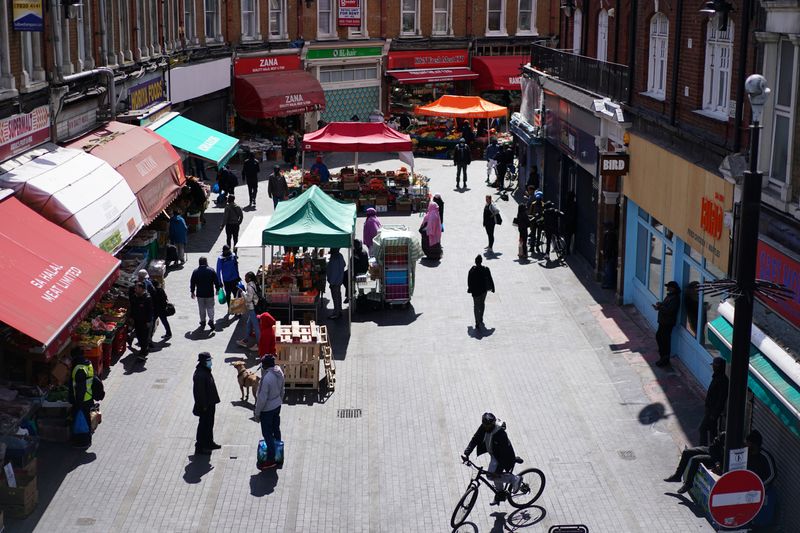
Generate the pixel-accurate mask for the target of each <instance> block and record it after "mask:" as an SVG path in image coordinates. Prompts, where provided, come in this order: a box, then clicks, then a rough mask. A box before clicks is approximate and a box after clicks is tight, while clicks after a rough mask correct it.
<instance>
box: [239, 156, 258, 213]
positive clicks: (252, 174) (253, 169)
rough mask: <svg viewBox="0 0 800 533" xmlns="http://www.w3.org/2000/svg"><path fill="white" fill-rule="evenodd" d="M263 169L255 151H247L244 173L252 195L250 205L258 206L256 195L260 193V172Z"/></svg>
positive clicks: (248, 190) (248, 191) (248, 189)
mask: <svg viewBox="0 0 800 533" xmlns="http://www.w3.org/2000/svg"><path fill="white" fill-rule="evenodd" d="M260 171H261V165H259V164H258V160H257V159H256V156H255V155H254V154H253V152H247V156H246V157H245V160H244V166H243V167H242V175H243V176H244V181H245V183H247V194H248V196H249V197H250V203H249V204H248V207H252V208H255V206H256V195H257V194H258V173H259V172H260Z"/></svg>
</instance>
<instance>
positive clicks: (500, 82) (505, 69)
mask: <svg viewBox="0 0 800 533" xmlns="http://www.w3.org/2000/svg"><path fill="white" fill-rule="evenodd" d="M529 61H530V57H529V56H473V57H472V70H474V71H475V72H476V73H477V74H478V78H477V79H475V80H473V82H472V91H473V94H477V95H480V97H481V98H483V99H484V100H488V101H490V102H494V103H495V104H498V105H502V106H505V107H507V108H508V109H509V110H510V111H511V112H512V113H514V112H517V111H519V110H520V106H521V103H522V94H521V83H522V67H523V66H524V65H525V64H526V63H528V62H529Z"/></svg>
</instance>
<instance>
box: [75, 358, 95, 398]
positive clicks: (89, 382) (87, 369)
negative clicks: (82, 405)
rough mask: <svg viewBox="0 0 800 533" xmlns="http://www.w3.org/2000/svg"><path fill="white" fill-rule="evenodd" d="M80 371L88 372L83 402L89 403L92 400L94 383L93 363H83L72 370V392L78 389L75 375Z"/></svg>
mask: <svg viewBox="0 0 800 533" xmlns="http://www.w3.org/2000/svg"><path fill="white" fill-rule="evenodd" d="M78 370H83V371H84V372H86V393H85V394H84V395H83V401H84V402H88V401H90V400H91V399H92V382H93V381H94V367H92V363H83V364H80V365H75V368H73V369H72V390H73V391H77V390H78V387H76V386H75V385H76V382H75V375H76V374H77V373H78Z"/></svg>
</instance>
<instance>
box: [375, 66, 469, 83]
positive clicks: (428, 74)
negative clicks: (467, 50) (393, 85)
mask: <svg viewBox="0 0 800 533" xmlns="http://www.w3.org/2000/svg"><path fill="white" fill-rule="evenodd" d="M386 75H387V76H391V77H392V78H394V79H396V80H397V81H398V82H399V83H401V84H413V83H438V82H443V81H455V80H474V79H475V78H477V77H478V74H477V73H476V72H473V71H471V70H470V69H468V68H431V69H428V68H418V69H412V70H389V71H387V72H386Z"/></svg>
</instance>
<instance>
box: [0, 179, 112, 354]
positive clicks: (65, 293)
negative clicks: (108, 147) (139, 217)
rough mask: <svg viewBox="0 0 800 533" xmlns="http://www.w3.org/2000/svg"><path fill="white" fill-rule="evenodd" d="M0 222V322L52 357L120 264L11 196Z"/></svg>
mask: <svg viewBox="0 0 800 533" xmlns="http://www.w3.org/2000/svg"><path fill="white" fill-rule="evenodd" d="M0 220H2V221H3V223H2V224H0V276H2V279H3V294H2V297H0V321H2V322H5V323H6V324H8V325H9V326H11V327H12V328H14V329H16V330H17V331H20V332H22V333H24V334H25V335H27V336H28V337H31V338H32V339H34V340H36V341H38V342H40V343H42V344H43V345H45V354H46V355H48V356H50V355H53V354H54V353H55V352H57V350H58V349H59V348H60V347H62V346H63V345H64V343H65V341H66V340H67V339H68V337H69V334H70V332H71V331H72V330H73V329H74V328H75V326H76V325H77V324H78V322H79V321H80V320H81V319H82V318H83V317H84V316H85V315H86V313H88V312H89V311H90V310H91V307H92V306H93V305H94V304H95V303H96V302H97V300H98V299H99V298H100V297H101V296H102V294H103V292H105V290H106V289H107V288H108V287H110V285H111V284H112V283H113V282H114V280H115V279H116V276H117V267H118V266H119V261H118V260H117V259H116V258H114V257H113V256H112V255H110V254H108V253H106V252H104V251H103V250H100V249H99V248H97V247H96V246H93V245H91V244H90V243H88V242H86V241H84V240H83V239H81V238H80V237H78V236H77V235H74V234H72V233H70V232H69V231H67V230H65V229H62V228H60V227H58V226H56V225H55V224H53V223H52V222H50V221H49V220H47V219H45V218H44V217H42V216H40V215H38V214H36V213H35V212H34V211H32V210H31V209H30V208H28V207H26V206H25V205H23V204H22V202H20V201H19V200H17V199H16V198H14V197H12V196H10V193H9V196H8V197H7V198H5V199H3V200H1V201H0Z"/></svg>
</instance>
